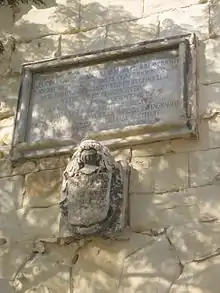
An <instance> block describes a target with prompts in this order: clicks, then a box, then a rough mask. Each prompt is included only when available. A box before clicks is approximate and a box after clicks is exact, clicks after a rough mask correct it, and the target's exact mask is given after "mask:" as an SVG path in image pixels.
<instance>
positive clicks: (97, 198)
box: [60, 140, 128, 239]
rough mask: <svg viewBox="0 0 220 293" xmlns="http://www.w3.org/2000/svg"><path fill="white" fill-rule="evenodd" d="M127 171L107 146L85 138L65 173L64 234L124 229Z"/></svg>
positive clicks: (62, 200) (84, 234)
mask: <svg viewBox="0 0 220 293" xmlns="http://www.w3.org/2000/svg"><path fill="white" fill-rule="evenodd" d="M127 173H128V172H127V170H126V169H125V168H123V165H122V164H121V163H120V162H116V161H115V160H114V158H113V157H112V156H111V154H110V151H109V149H108V148H107V147H105V146H104V145H102V144H101V143H100V142H98V141H96V140H83V141H82V142H81V143H80V144H79V145H78V146H77V149H76V151H75V153H74V154H73V156H72V158H71V160H70V162H69V163H68V165H67V167H66V169H65V171H64V172H63V180H62V188H61V192H60V209H61V225H60V227H61V228H60V235H61V237H66V236H73V237H75V238H76V239H78V238H83V237H87V236H102V235H111V234H114V233H118V232H121V231H122V229H123V228H124V227H125V226H126V219H127V214H126V212H127V193H128V186H127V184H128V181H127V180H128V179H127Z"/></svg>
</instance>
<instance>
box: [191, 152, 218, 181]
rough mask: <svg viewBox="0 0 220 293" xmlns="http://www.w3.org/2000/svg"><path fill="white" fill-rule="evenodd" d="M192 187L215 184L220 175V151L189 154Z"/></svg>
mask: <svg viewBox="0 0 220 293" xmlns="http://www.w3.org/2000/svg"><path fill="white" fill-rule="evenodd" d="M189 159H190V162H189V166H190V182H191V186H201V185H205V184H211V183H213V182H214V183H215V182H216V180H218V176H219V173H220V149H211V150H206V151H197V152H193V153H190V154H189Z"/></svg>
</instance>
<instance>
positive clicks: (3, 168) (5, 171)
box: [0, 159, 11, 177]
mask: <svg viewBox="0 0 220 293" xmlns="http://www.w3.org/2000/svg"><path fill="white" fill-rule="evenodd" d="M10 175H11V162H10V160H8V159H0V177H5V176H10Z"/></svg>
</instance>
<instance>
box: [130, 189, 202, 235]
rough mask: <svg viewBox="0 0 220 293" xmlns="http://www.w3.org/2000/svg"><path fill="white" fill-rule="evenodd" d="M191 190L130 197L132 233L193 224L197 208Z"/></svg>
mask: <svg viewBox="0 0 220 293" xmlns="http://www.w3.org/2000/svg"><path fill="white" fill-rule="evenodd" d="M191 193H192V191H191V190H184V191H180V192H171V193H160V194H131V195H130V207H131V208H130V225H131V229H132V231H136V232H144V231H147V230H150V229H161V228H167V227H170V226H175V227H179V226H182V225H185V224H187V223H190V222H194V221H195V219H196V217H197V218H198V215H199V207H198V205H197V202H196V199H195V197H194V196H193V195H192V194H191Z"/></svg>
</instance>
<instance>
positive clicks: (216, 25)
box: [210, 1, 220, 38]
mask: <svg viewBox="0 0 220 293" xmlns="http://www.w3.org/2000/svg"><path fill="white" fill-rule="evenodd" d="M219 35H220V3H219V2H218V1H211V5H210V37H212V38H215V37H217V36H219Z"/></svg>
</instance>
